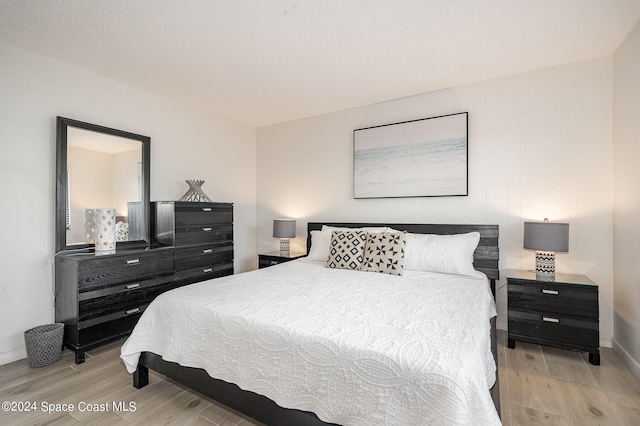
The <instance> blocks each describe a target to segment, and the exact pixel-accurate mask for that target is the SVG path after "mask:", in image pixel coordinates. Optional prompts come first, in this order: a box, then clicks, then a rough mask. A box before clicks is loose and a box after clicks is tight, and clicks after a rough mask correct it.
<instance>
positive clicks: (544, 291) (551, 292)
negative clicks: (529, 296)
mask: <svg viewBox="0 0 640 426" xmlns="http://www.w3.org/2000/svg"><path fill="white" fill-rule="evenodd" d="M542 293H544V294H556V295H557V294H558V290H545V289H542Z"/></svg>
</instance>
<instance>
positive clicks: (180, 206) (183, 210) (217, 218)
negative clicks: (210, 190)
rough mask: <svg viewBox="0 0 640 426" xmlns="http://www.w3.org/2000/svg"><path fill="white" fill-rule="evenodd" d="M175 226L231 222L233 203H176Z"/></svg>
mask: <svg viewBox="0 0 640 426" xmlns="http://www.w3.org/2000/svg"><path fill="white" fill-rule="evenodd" d="M175 215H176V216H175V220H176V227H179V226H189V225H201V224H223V223H225V224H232V223H233V205H232V204H220V203H176V205H175Z"/></svg>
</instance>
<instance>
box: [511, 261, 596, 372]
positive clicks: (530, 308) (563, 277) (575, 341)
mask: <svg viewBox="0 0 640 426" xmlns="http://www.w3.org/2000/svg"><path fill="white" fill-rule="evenodd" d="M507 291H508V298H509V301H508V317H509V332H508V346H509V348H511V349H514V348H515V347H516V340H520V341H522V342H529V343H536V344H540V345H546V346H553V347H556V348H560V349H570V350H574V351H582V352H589V362H590V363H591V364H593V365H600V324H599V308H598V285H597V284H595V283H594V282H593V281H591V280H590V279H589V278H587V277H585V276H584V275H569V274H556V278H555V281H538V280H537V279H536V274H535V271H519V270H509V271H507Z"/></svg>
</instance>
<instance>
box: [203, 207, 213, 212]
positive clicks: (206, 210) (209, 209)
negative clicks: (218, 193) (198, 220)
mask: <svg viewBox="0 0 640 426" xmlns="http://www.w3.org/2000/svg"><path fill="white" fill-rule="evenodd" d="M202 211H203V212H210V211H211V207H203V208H202Z"/></svg>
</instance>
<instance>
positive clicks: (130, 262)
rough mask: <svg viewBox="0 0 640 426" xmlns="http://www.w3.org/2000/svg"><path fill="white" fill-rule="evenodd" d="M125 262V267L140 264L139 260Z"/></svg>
mask: <svg viewBox="0 0 640 426" xmlns="http://www.w3.org/2000/svg"><path fill="white" fill-rule="evenodd" d="M125 262H127V265H137V264H139V263H140V259H130V260H126V261H125Z"/></svg>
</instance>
